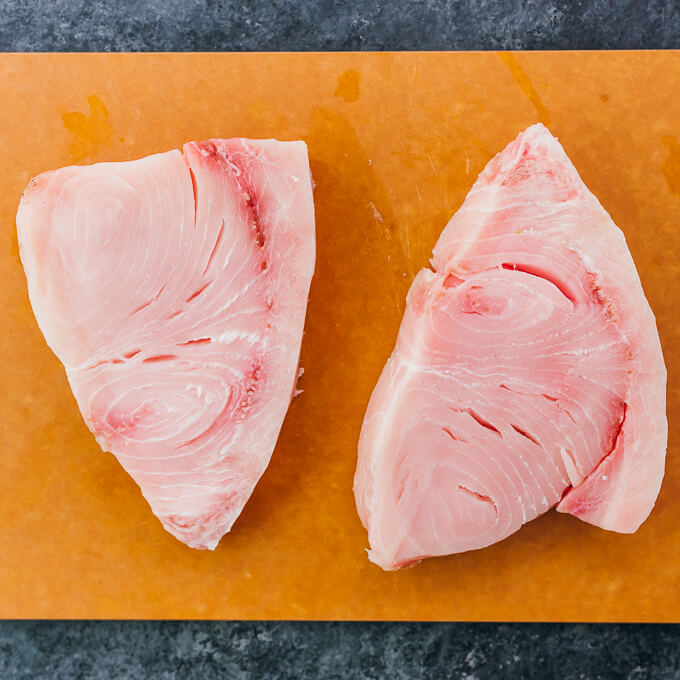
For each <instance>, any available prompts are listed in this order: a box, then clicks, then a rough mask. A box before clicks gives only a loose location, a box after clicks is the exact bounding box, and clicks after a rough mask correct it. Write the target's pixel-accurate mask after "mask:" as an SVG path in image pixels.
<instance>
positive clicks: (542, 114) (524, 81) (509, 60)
mask: <svg viewBox="0 0 680 680" xmlns="http://www.w3.org/2000/svg"><path fill="white" fill-rule="evenodd" d="M498 56H499V57H500V58H501V60H502V61H503V63H504V64H505V65H506V66H507V67H508V68H509V69H510V73H512V77H513V78H514V79H515V80H516V81H517V84H518V85H519V86H520V89H521V90H522V92H523V93H524V96H525V97H526V98H527V99H528V100H529V101H530V102H531V103H532V104H533V105H534V108H535V109H536V113H537V114H538V120H540V121H541V123H543V124H544V125H550V115H549V114H548V110H547V109H546V108H545V106H544V104H543V102H542V101H541V98H540V97H539V96H538V92H536V88H535V87H534V84H533V83H532V82H531V78H529V76H528V75H527V74H526V72H525V70H524V69H523V68H522V67H521V66H520V63H519V61H517V57H516V56H515V55H514V54H510V53H509V52H499V53H498Z"/></svg>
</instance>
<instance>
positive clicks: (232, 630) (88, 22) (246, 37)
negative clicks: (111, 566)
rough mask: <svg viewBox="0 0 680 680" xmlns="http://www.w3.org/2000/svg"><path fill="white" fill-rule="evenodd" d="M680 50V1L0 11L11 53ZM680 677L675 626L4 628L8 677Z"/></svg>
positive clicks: (0, 627)
mask: <svg viewBox="0 0 680 680" xmlns="http://www.w3.org/2000/svg"><path fill="white" fill-rule="evenodd" d="M671 47H674V48H679V47H680V3H678V2H677V1H676V0H648V1H646V2H643V1H640V0H619V1H616V0H590V1H588V2H586V1H583V0H573V1H569V0H553V1H552V2H544V1H541V0H528V1H526V2H521V1H520V0H507V1H503V0H496V1H493V0H477V1H474V0H466V1H455V0H376V1H375V2H368V1H365V2H354V3H350V2H341V1H338V0H319V1H315V0H265V1H260V0H258V1H250V2H248V1H244V0H239V1H236V2H229V1H228V0H225V1H213V2H211V1H210V0H156V1H155V2H153V1H149V2H142V1H141V0H130V1H128V2H123V1H121V0H118V1H115V0H111V1H109V2H102V1H99V0H90V1H88V0H32V1H31V0H0V49H1V50H5V51H48V50H60V51H90V50H132V51H135V50H178V51H184V50H311V49H319V50H351V49H376V50H382V49H424V50H430V49H505V48H512V49H616V48H617V49H631V48H671ZM90 678H92V679H95V680H112V679H115V680H123V679H125V680H137V679H145V680H151V679H155V678H159V679H163V680H194V679H197V680H198V679H200V680H208V679H211V678H228V679H232V678H234V679H241V678H257V679H259V680H270V679H274V678H301V679H302V678H313V679H319V680H321V679H323V678H338V679H340V678H343V679H344V678H357V679H364V678H365V679H368V678H371V679H375V680H382V679H391V678H404V679H407V678H432V679H435V680H436V679H439V678H460V679H461V680H484V679H487V678H493V679H494V680H496V679H500V678H526V679H528V680H549V679H550V678H562V679H564V680H577V679H578V680H609V679H618V678H622V679H627V680H646V679H649V680H670V679H671V678H672V679H680V628H679V627H677V626H619V625H608V626H594V625H549V624H530V625H524V624H513V625H510V624H491V623H489V624H416V623H414V624H392V623H390V624H369V623H328V624H324V623H242V622H231V623H229V622H223V623H218V622H197V623H186V622H184V623H182V622H150V623H139V622H130V623H116V622H91V623H87V622H80V623H65V622H49V623H48V622H46V623H38V622H13V621H8V622H0V680H80V679H90Z"/></svg>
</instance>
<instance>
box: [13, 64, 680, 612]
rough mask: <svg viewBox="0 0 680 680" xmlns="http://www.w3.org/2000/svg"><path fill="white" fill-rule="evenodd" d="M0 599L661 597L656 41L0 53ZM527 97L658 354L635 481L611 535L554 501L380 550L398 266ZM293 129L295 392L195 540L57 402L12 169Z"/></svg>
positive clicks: (676, 217) (221, 608)
mask: <svg viewBox="0 0 680 680" xmlns="http://www.w3.org/2000/svg"><path fill="white" fill-rule="evenodd" d="M0 83H2V90H3V95H4V97H3V99H4V102H5V104H4V106H3V107H2V109H1V110H0V129H1V130H2V132H3V143H2V145H0V177H1V186H2V192H1V194H0V239H1V242H2V247H1V248H0V277H1V279H2V283H1V284H0V309H1V310H2V312H1V313H2V320H3V327H2V333H0V362H1V368H0V378H1V380H2V389H1V390H0V617H48V618H52V617H58V618H72V617H87V618H100V617H101V618H112V617H113V618H211V619H212V618H220V619H221V618H226V619H233V618H244V619H423V620H432V619H443V620H480V619H486V620H513V621H514V620H526V621H531V620H565V621H575V620H580V621H680V451H677V448H678V442H679V438H678V435H679V434H680V433H679V432H678V429H679V427H680V393H679V391H678V385H679V384H680V382H679V381H680V375H678V372H679V370H680V356H679V354H678V352H679V351H680V315H679V314H678V302H679V299H680V292H679V291H680V266H679V264H678V263H679V262H680V95H679V94H678V92H679V90H678V83H680V53H678V52H625V53H567V52H561V53H518V54H494V53H482V54H465V53H459V54H446V53H398V54H394V53H385V54H367V53H364V54H342V53H335V54H153V55H152V54H147V55H138V54H137V55H134V54H107V55H101V54H92V55H84V54H60V55H54V54H48V55H4V56H0ZM537 120H541V121H543V122H544V123H545V124H547V125H548V126H549V127H550V129H551V130H552V132H553V133H554V134H556V135H557V136H558V137H559V138H560V140H561V142H562V143H563V145H564V147H565V148H566V150H567V153H568V154H569V155H570V157H571V158H572V160H573V162H574V164H575V165H576V167H577V168H578V170H579V171H580V173H581V175H582V177H583V179H584V180H585V182H586V184H587V185H588V186H589V187H590V188H591V189H592V190H593V191H594V193H595V194H596V195H597V196H598V197H599V198H600V200H601V202H602V204H603V205H604V206H605V208H606V209H607V210H608V211H609V212H610V213H611V214H612V216H613V218H614V221H615V222H616V223H617V224H618V225H619V226H620V227H621V228H622V229H623V231H624V232H625V234H626V238H627V239H628V243H629V245H630V249H631V251H632V253H633V257H634V259H635V262H636V263H637V266H638V269H639V271H640V275H641V277H642V282H643V285H644V288H645V291H646V293H647V296H648V297H649V300H650V303H651V305H652V308H653V309H654V311H655V313H656V317H657V321H658V325H659V331H660V333H661V341H662V344H663V347H664V351H665V356H666V361H667V364H668V371H669V391H668V399H669V401H668V415H669V421H670V446H669V449H668V463H667V468H666V477H665V480H664V483H663V488H662V490H661V495H660V497H659V500H658V503H657V505H656V507H655V509H654V511H653V512H652V515H651V516H650V518H649V520H648V521H647V522H646V523H645V524H644V525H643V526H642V528H641V529H640V530H639V531H638V532H637V534H635V535H632V536H623V535H617V534H613V533H609V532H606V531H602V530H600V529H597V528H595V527H592V526H589V525H587V524H584V523H583V522H580V521H579V520H577V519H575V518H573V517H569V516H565V515H558V514H557V513H554V512H550V513H548V514H547V515H545V516H543V517H541V518H539V519H538V520H536V521H534V522H531V523H530V524H528V525H527V526H525V527H524V528H522V529H521V530H520V531H519V532H517V533H516V534H515V535H514V536H512V537H510V538H509V539H507V540H505V541H503V542H502V543H500V544H497V545H495V546H492V547H490V548H487V549H485V550H479V551H475V552H471V553H466V554H462V555H454V556H450V557H444V558H438V559H431V560H427V561H426V562H423V563H422V564H420V565H419V566H416V567H414V568H411V569H407V570H403V571H401V572H396V573H385V572H383V571H381V570H380V569H379V568H378V567H376V566H374V565H372V564H370V563H369V562H368V561H367V559H366V555H365V552H364V548H365V547H366V533H365V531H364V529H363V528H362V526H361V524H360V522H359V519H358V517H357V515H356V512H355V508H354V498H353V495H352V476H353V472H354V465H355V459H356V445H357V439H358V435H359V429H360V427H361V422H362V417H363V412H364V409H365V407H366V403H367V401H368V398H369V395H370V393H371V389H372V387H373V385H374V384H375V381H376V379H377V377H378V375H379V373H380V370H381V368H382V366H383V364H384V362H385V359H386V358H387V356H388V355H389V353H390V351H391V349H392V346H393V343H394V340H395V337H396V333H397V329H398V326H399V322H400V319H401V314H402V311H403V309H404V298H405V295H406V291H407V290H408V287H409V284H410V283H411V281H412V279H413V277H414V275H415V274H416V272H417V271H418V270H419V269H420V268H421V267H423V266H425V265H426V263H427V261H428V258H429V255H430V252H431V249H432V247H433V245H434V243H435V241H436V239H437V236H438V234H439V232H440V231H441V229H442V228H443V227H444V225H445V223H446V222H447V220H448V218H449V217H450V215H451V214H452V213H453V212H454V211H455V210H456V209H457V208H458V207H459V206H460V204H461V202H462V201H463V197H464V196H465V194H466V193H467V191H468V190H469V188H470V186H471V185H472V183H473V181H474V179H475V178H476V176H477V174H478V173H479V172H480V170H481V169H482V168H483V167H484V165H485V163H486V162H487V161H488V160H489V159H490V158H491V157H492V155H493V154H495V153H496V152H498V151H500V150H501V149H502V148H503V147H504V146H505V145H506V144H507V143H508V142H509V141H510V140H512V139H513V138H514V137H515V136H516V135H517V134H518V133H519V132H520V131H521V130H522V129H524V128H525V127H526V126H528V125H530V124H531V123H534V122H535V121H537ZM230 136H245V137H276V138H279V139H304V140H306V141H307V143H308V145H309V152H310V159H311V167H312V172H313V175H314V179H315V182H316V191H315V202H316V219H317V236H318V259H317V269H316V275H315V277H314V281H313V284H312V290H311V295H310V299H309V310H308V315H307V325H306V333H305V336H304V341H303V347H302V365H303V366H304V369H305V373H304V377H303V378H302V381H301V385H300V386H301V387H302V389H303V390H304V393H303V394H302V395H301V396H300V397H299V398H297V399H295V401H294V402H293V404H292V406H291V408H290V411H289V413H288V416H287V418H286V421H285V423H284V426H283V430H282V432H281V436H280V438H279V442H278V445H277V447H276V450H275V452H274V455H273V458H272V461H271V464H270V466H269V468H268V470H267V471H266V473H265V475H264V477H263V478H262V480H261V482H260V484H259V485H258V487H257V488H256V490H255V493H254V494H253V496H252V499H251V500H250V502H249V503H248V504H247V506H246V508H245V510H244V512H243V514H242V515H241V517H240V518H239V520H238V521H237V523H236V525H235V527H234V530H233V531H232V533H231V534H229V535H227V536H226V537H225V538H224V539H223V540H222V542H221V544H220V545H219V547H218V548H217V550H215V551H214V552H200V551H195V550H191V549H189V548H187V547H185V546H184V545H182V544H181V543H179V542H177V541H176V540H175V539H174V538H172V537H171V536H170V535H169V534H167V533H166V532H165V531H163V529H162V528H161V525H160V523H159V522H158V521H157V520H156V518H155V517H154V516H153V515H152V514H151V512H150V511H149V508H148V507H147V505H146V503H145V501H144V499H143V498H142V496H141V494H140V492H139V489H138V488H137V487H136V486H135V484H134V483H133V482H132V480H131V479H130V478H129V477H128V476H127V475H126V474H125V473H124V472H123V470H122V468H121V467H120V466H119V465H118V463H117V462H116V460H115V459H114V457H113V456H112V455H110V454H106V453H102V451H101V450H100V449H99V447H98V446H97V444H96V443H95V441H94V439H93V437H92V435H91V434H90V433H89V431H88V430H87V428H86V426H85V424H84V423H83V421H82V420H81V418H80V415H79V413H78V410H77V408H76V404H75V401H74V399H73V397H72V395H71V392H70V391H69V387H68V384H67V382H66V378H65V375H64V371H63V369H62V367H61V365H60V364H59V362H58V361H57V359H56V358H55V357H54V356H53V354H52V353H51V352H50V350H49V349H48V348H47V346H46V345H45V342H44V340H43V338H42V335H41V334H40V331H39V330H38V327H37V325H36V322H35V320H34V318H33V315H32V313H31V309H30V306H29V303H28V298H27V293H26V285H25V280H24V275H23V272H22V269H21V264H20V262H19V256H18V250H17V242H16V234H15V225H14V216H15V213H16V208H17V204H18V201H19V197H20V195H21V192H22V190H23V189H24V187H25V186H26V184H27V182H28V180H29V178H30V177H32V176H33V175H35V174H37V173H39V172H42V171H44V170H48V169H52V168H56V167H59V166H63V165H68V164H72V163H91V162H95V161H104V160H107V161H111V160H127V159H132V158H138V157H140V156H145V155H147V154H151V153H155V152H159V151H165V150H167V149H170V148H173V147H180V146H181V145H182V143H183V142H185V141H187V140H192V139H198V140H200V139H204V138H207V137H230Z"/></svg>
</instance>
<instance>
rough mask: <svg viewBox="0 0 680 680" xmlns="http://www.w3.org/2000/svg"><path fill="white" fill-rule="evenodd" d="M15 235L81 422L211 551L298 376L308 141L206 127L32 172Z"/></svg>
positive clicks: (308, 263) (253, 479)
mask: <svg viewBox="0 0 680 680" xmlns="http://www.w3.org/2000/svg"><path fill="white" fill-rule="evenodd" d="M17 231H18V237H19V245H20V252H21V259H22V263H23V265H24V269H25V272H26V278H27V280H28V291H29V297H30V301H31V305H32V307H33V310H34V313H35V316H36V318H37V320H38V324H39V326H40V328H41V330H42V332H43V334H44V336H45V338H46V340H47V342H48V344H49V346H50V347H51V348H52V350H53V351H54V352H55V354H56V355H57V357H58V358H59V359H60V360H61V361H62V363H63V364H64V367H65V368H66V374H67V376H68V380H69V383H70V385H71V388H72V390H73V393H74V395H75V397H76V400H77V402H78V406H79V408H80V411H81V413H82V415H83V417H84V419H85V422H86V423H87V425H88V427H89V428H90V430H91V431H92V432H93V433H94V435H95V437H96V439H97V441H98V442H99V444H100V445H101V447H102V448H103V449H105V450H107V451H111V452H112V453H113V454H114V455H115V456H116V457H117V458H118V460H119V461H120V463H121V464H122V465H123V467H124V468H125V470H127V472H128V473H129V474H130V475H131V476H132V477H133V479H134V480H135V481H136V482H137V483H138V484H139V486H140V487H141V490H142V493H143V494H144V497H145V498H146V499H147V501H148V502H149V505H150V506H151V509H152V510H153V512H154V513H155V514H156V515H157V516H158V518H159V519H160V520H161V522H162V523H163V526H164V527H165V528H166V529H167V530H168V531H169V532H170V533H171V534H173V535H174V536H175V537H177V538H178V539H179V540H180V541H183V542H184V543H186V544H187V545H189V546H191V547H193V548H210V549H212V548H214V547H215V546H216V545H217V543H218V541H219V540H220V538H221V537H222V536H223V535H224V534H225V533H226V532H228V531H229V530H230V528H231V526H232V524H233V523H234V520H235V519H236V518H237V517H238V515H239V514H240V512H241V510H242V509H243V506H244V504H245V503H246V501H247V500H248V498H249V496H250V495H251V493H252V491H253V489H254V487H255V485H256V484H257V481H258V480H259V478H260V476H261V475H262V473H263V472H264V470H265V468H266V467H267V464H268V463H269V459H270V457H271V454H272V451H273V449H274V445H275V443H276V440H277V437H278V434H279V430H280V428H281V425H282V423H283V419H284V416H285V414H286V411H287V409H288V406H289V403H290V401H291V397H292V394H293V391H294V388H295V381H296V377H297V370H298V368H297V364H298V358H299V353H300V343H301V340H302V331H303V325H304V319H305V310H306V305H307V296H308V292H309V285H310V281H311V277H312V273H313V270H314V259H315V245H314V241H315V239H314V207H313V199H312V185H311V175H310V171H309V162H308V158H307V148H306V146H305V144H304V143H303V142H279V141H276V140H246V139H228V140H223V139H213V140H209V141H205V142H199V143H196V142H190V143H188V144H186V145H185V146H184V154H182V153H181V152H180V151H178V150H173V151H169V152H167V153H162V154H157V155H153V156H149V157H147V158H143V159H141V160H136V161H131V162H121V163H99V164H96V165H92V166H85V167H66V168H62V169H60V170H56V171H53V172H46V173H44V174H42V175H40V176H38V177H36V178H35V179H33V180H31V182H30V184H29V186H28V188H27V189H26V191H25V193H24V195H23V197H22V200H21V205H20V207H19V211H18V214H17Z"/></svg>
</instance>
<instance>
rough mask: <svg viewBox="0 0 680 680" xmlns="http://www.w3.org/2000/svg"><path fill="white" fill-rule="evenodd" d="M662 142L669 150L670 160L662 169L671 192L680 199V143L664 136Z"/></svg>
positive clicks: (665, 162) (670, 136) (669, 136)
mask: <svg viewBox="0 0 680 680" xmlns="http://www.w3.org/2000/svg"><path fill="white" fill-rule="evenodd" d="M661 141H662V142H663V145H664V146H665V147H666V148H667V149H668V158H666V160H665V161H664V164H663V165H662V166H661V169H662V170H663V174H664V177H665V178H666V181H667V182H668V186H669V187H670V189H671V191H672V192H673V193H674V194H675V195H676V196H678V197H680V142H678V140H677V139H676V138H675V137H673V136H672V135H664V136H663V137H662V138H661Z"/></svg>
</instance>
